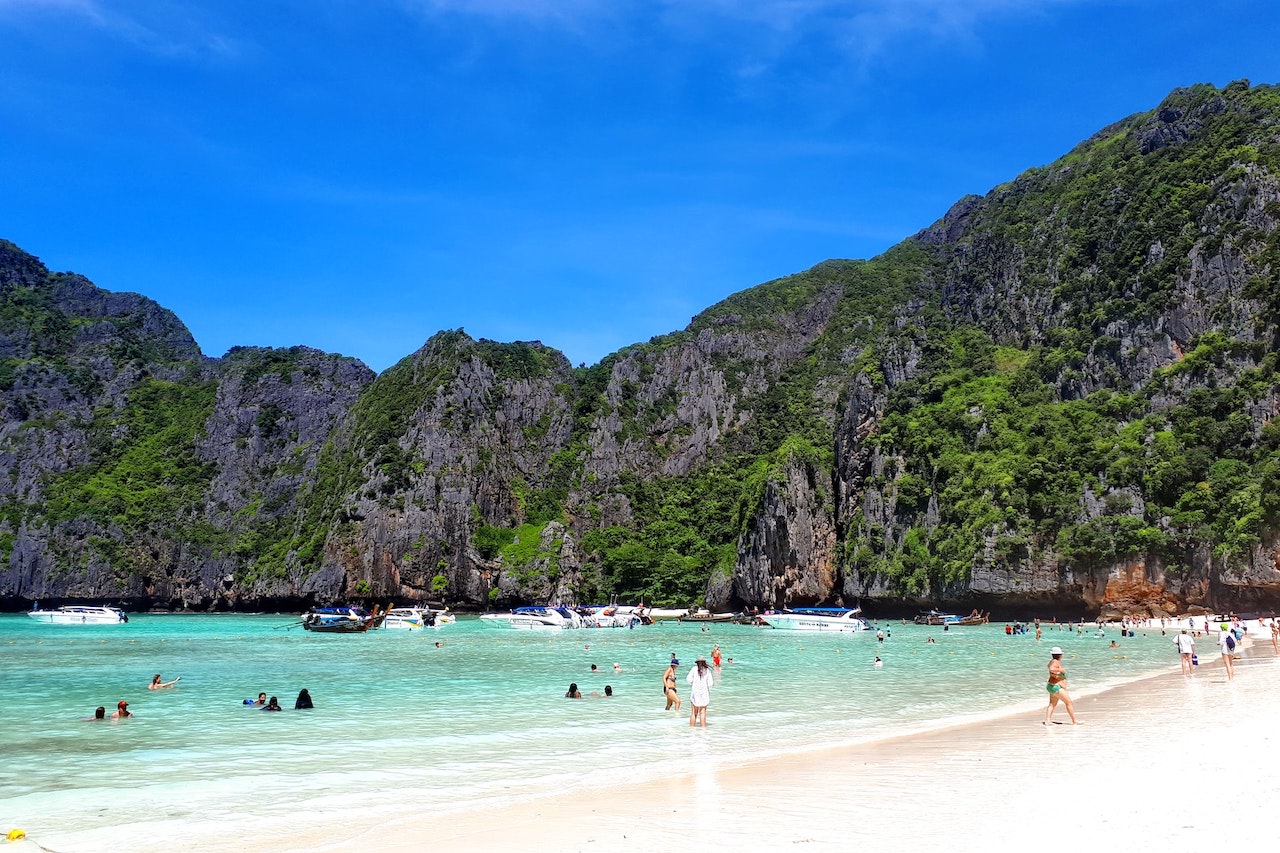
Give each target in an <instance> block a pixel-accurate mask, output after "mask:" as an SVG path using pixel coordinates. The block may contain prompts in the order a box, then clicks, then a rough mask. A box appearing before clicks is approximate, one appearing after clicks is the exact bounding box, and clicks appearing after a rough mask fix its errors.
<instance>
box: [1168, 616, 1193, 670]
mask: <svg viewBox="0 0 1280 853" xmlns="http://www.w3.org/2000/svg"><path fill="white" fill-rule="evenodd" d="M1173 642H1174V644H1175V645H1177V647H1178V655H1179V657H1181V658H1182V674H1183V675H1191V674H1192V673H1194V672H1195V670H1194V669H1193V668H1192V666H1191V656H1192V655H1193V654H1195V653H1196V641H1195V638H1193V637H1192V636H1191V635H1190V634H1188V633H1187V629H1186V628H1183V629H1182V633H1181V634H1179V635H1178V636H1176V637H1174V638H1173Z"/></svg>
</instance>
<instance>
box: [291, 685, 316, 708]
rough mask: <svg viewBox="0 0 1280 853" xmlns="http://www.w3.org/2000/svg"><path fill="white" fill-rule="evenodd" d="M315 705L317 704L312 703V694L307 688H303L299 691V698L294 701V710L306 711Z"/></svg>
mask: <svg viewBox="0 0 1280 853" xmlns="http://www.w3.org/2000/svg"><path fill="white" fill-rule="evenodd" d="M314 707H315V705H313V704H311V694H310V693H309V692H307V688H305V687H304V688H302V690H301V691H299V693H298V698H297V699H295V700H294V701H293V710H295V711H305V710H308V709H310V708H314Z"/></svg>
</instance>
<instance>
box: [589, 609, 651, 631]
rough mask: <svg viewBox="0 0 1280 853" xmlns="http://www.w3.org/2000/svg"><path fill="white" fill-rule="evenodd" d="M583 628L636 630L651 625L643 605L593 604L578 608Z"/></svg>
mask: <svg viewBox="0 0 1280 853" xmlns="http://www.w3.org/2000/svg"><path fill="white" fill-rule="evenodd" d="M578 614H579V615H580V616H581V617H582V627H584V628H636V627H639V626H641V625H652V624H653V619H652V618H650V616H649V615H648V613H647V612H646V610H645V607H644V605H633V604H594V605H590V606H587V607H580V608H578Z"/></svg>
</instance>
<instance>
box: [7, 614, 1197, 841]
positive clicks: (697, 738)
mask: <svg viewBox="0 0 1280 853" xmlns="http://www.w3.org/2000/svg"><path fill="white" fill-rule="evenodd" d="M295 624H296V618H295V617H292V616H289V615H145V614H137V615H133V616H132V617H131V619H130V621H129V623H128V624H126V625H120V626H59V625H42V624H39V623H36V622H34V621H33V620H31V619H28V618H27V617H26V616H24V615H20V614H19V615H3V616H0V650H2V651H3V653H2V654H0V690H2V691H3V695H4V696H5V697H6V699H7V713H6V714H5V715H4V716H5V719H4V734H3V737H0V755H2V756H3V764H4V768H5V770H4V772H3V773H0V828H5V829H7V828H9V827H21V828H23V829H24V830H26V832H27V833H28V835H29V836H30V837H31V838H33V839H36V840H38V841H39V842H40V843H41V844H42V845H44V846H46V847H49V848H52V849H56V850H58V851H60V853H74V852H75V851H98V850H103V851H116V850H125V849H160V847H161V846H163V845H161V844H160V842H159V841H158V840H157V839H167V842H166V843H167V844H168V845H169V846H170V847H172V848H179V847H184V846H185V847H189V848H198V846H199V839H200V838H201V837H202V835H204V834H208V833H214V834H216V833H225V832H226V831H227V827H229V826H232V825H234V826H235V827H236V831H237V832H243V833H244V834H245V836H246V837H252V834H253V832H254V828H255V826H257V827H264V826H271V827H274V828H280V827H282V826H288V825H289V824H290V822H291V821H303V820H307V821H311V822H313V820H314V816H315V815H317V814H323V815H324V818H325V820H329V821H332V822H333V823H334V824H335V825H337V824H340V823H341V820H342V818H343V815H352V816H354V815H356V814H360V815H362V816H366V817H367V815H368V814H370V813H371V812H373V813H378V812H385V813H386V814H387V815H388V816H395V815H397V814H406V813H419V814H420V813H423V812H437V811H441V810H447V809H449V808H459V807H464V806H465V807H469V808H470V807H474V806H476V805H484V804H486V803H496V802H500V801H505V800H509V799H512V798H517V797H524V796H530V795H536V794H540V793H546V792H550V791H559V790H564V789H566V788H571V787H574V786H584V785H592V786H595V785H602V784H610V783H614V782H617V783H622V782H629V781H642V780H645V779H649V778H654V777H657V776H659V775H669V774H671V773H679V772H682V771H693V770H695V769H697V768H698V767H705V765H706V764H707V762H709V761H710V762H714V763H717V764H725V765H728V764H735V763H743V762H746V761H749V760H751V759H755V758H759V757H762V756H767V755H770V754H780V753H803V752H804V751H805V750H809V749H815V748H824V747H829V746H832V745H839V744H849V743H855V742H860V741H866V740H870V739H875V738H881V737H886V736H890V735H895V734H902V733H906V732H910V731H917V730H921V729H925V728H930V727H935V726H938V725H944V724H945V725H950V724H954V723H957V722H962V721H965V720H971V719H977V718H981V717H989V716H995V715H998V714H1002V713H1008V712H1009V711H1012V710H1017V709H1020V708H1035V707H1042V706H1043V703H1044V701H1045V696H1046V694H1045V692H1044V687H1043V685H1044V681H1045V674H1046V670H1045V665H1046V663H1047V661H1048V650H1049V647H1050V646H1053V645H1060V646H1062V647H1063V648H1064V650H1065V651H1066V658H1065V663H1066V667H1067V671H1068V674H1069V676H1070V680H1071V685H1072V692H1073V693H1075V694H1076V695H1080V694H1082V693H1088V692H1094V691H1096V690H1098V689H1102V688H1104V687H1106V686H1110V685H1113V684H1117V683H1120V682H1124V681H1129V680H1133V679H1135V678H1139V677H1142V676H1145V675H1149V674H1152V673H1154V672H1159V671H1168V670H1170V669H1175V670H1176V669H1177V666H1178V663H1177V655H1176V653H1175V650H1174V648H1173V645H1172V639H1171V636H1170V637H1162V636H1161V635H1160V631H1159V630H1158V629H1154V630H1153V629H1147V630H1146V631H1140V632H1139V634H1138V636H1137V637H1134V638H1127V637H1126V638H1123V639H1122V638H1121V637H1120V632H1119V631H1118V630H1117V629H1114V628H1112V629H1108V630H1107V631H1106V635H1105V636H1098V635H1097V630H1096V628H1092V629H1089V630H1085V631H1084V633H1083V634H1077V633H1068V632H1067V631H1066V630H1059V629H1054V628H1053V627H1051V626H1047V629H1046V630H1045V632H1044V639H1043V640H1042V641H1041V642H1039V643H1037V642H1036V640H1035V638H1034V636H1032V635H1026V636H1014V637H1009V636H1006V635H1005V633H1004V627H1003V625H990V626H981V627H975V628H953V629H951V630H949V631H945V632H944V631H943V630H942V629H940V628H925V627H920V626H915V625H903V624H900V623H896V622H894V623H882V627H883V628H885V629H887V630H888V632H889V636H888V638H887V639H886V640H885V641H884V642H883V643H878V642H877V640H876V637H875V634H874V632H864V633H861V634H856V635H850V634H843V635H830V634H822V635H815V634H804V633H796V632H784V631H776V630H772V629H762V628H752V627H746V626H737V625H714V626H707V630H703V629H702V626H698V625H689V624H680V623H659V624H658V625H654V626H650V627H643V628H637V629H634V630H628V629H597V630H579V631H554V632H530V631H517V630H513V629H510V628H503V627H496V626H493V625H491V624H487V623H482V622H481V621H479V620H478V619H474V618H468V617H461V618H460V619H459V621H458V622H457V623H456V624H452V625H446V626H443V627H441V628H439V629H434V630H433V629H428V630H425V631H412V632H406V631H376V632H371V633H369V634H366V635H352V636H333V635H317V634H309V633H305V632H303V631H302V630H301V629H300V628H297V627H294V626H295ZM928 636H932V637H934V638H935V640H936V643H932V644H930V643H928V642H927V641H926V638H927V637H928ZM1112 640H1115V641H1116V642H1117V643H1118V645H1119V648H1111V647H1110V642H1111V641H1112ZM437 642H440V643H442V644H443V645H442V646H441V647H437V646H436V643H437ZM713 643H719V644H720V646H721V648H722V650H723V654H724V657H725V659H726V661H727V660H728V659H729V658H732V659H733V663H732V664H729V663H726V664H725V666H724V667H723V670H722V672H721V673H720V676H719V678H718V683H717V685H716V687H715V689H714V690H713V692H712V701H711V706H710V711H709V714H708V721H709V723H710V727H709V728H708V729H707V731H705V732H691V731H690V730H689V727H688V714H687V712H688V703H687V700H688V693H689V690H688V687H687V685H686V684H685V683H684V675H685V674H686V673H687V672H688V667H689V666H690V665H691V664H692V663H693V660H694V658H695V657H697V655H699V654H705V655H707V656H708V658H709V657H710V651H711V646H712V644H713ZM1201 643H1202V645H1203V647H1204V650H1205V652H1206V654H1207V653H1209V652H1211V651H1212V643H1210V642H1207V641H1204V640H1202V641H1201ZM672 652H674V653H675V654H676V655H678V656H679V658H680V660H681V663H682V664H683V666H682V667H681V671H680V694H681V696H682V698H683V699H685V701H686V705H685V709H684V713H682V714H680V715H676V714H674V713H672V712H664V711H663V704H664V701H663V698H662V690H661V683H660V682H661V677H662V673H663V670H664V669H665V668H666V664H667V662H668V660H669V658H670V655H671V653H672ZM877 654H878V655H879V656H880V657H881V658H882V659H883V660H884V666H883V668H880V669H876V668H874V667H873V666H872V661H873V658H874V656H875V655H877ZM1212 657H1213V658H1214V659H1215V660H1216V655H1213V656H1212ZM615 662H616V663H618V664H619V665H620V666H621V667H622V669H623V672H621V673H616V672H614V670H613V665H614V663H615ZM592 663H594V664H596V665H597V666H599V667H600V669H601V670H603V672H602V674H600V675H592V674H590V671H589V670H590V665H591V664H592ZM156 673H159V674H161V675H162V676H163V677H164V678H165V679H166V680H169V679H172V678H174V677H176V676H182V681H181V682H180V683H179V684H178V686H177V687H176V688H173V689H170V690H163V691H148V690H147V689H146V686H147V683H148V682H149V681H150V679H151V677H152V675H154V674H156ZM570 682H576V683H577V684H578V685H579V687H580V689H581V690H582V691H583V693H584V694H589V693H591V692H592V691H596V692H601V693H602V692H603V691H604V687H605V685H606V684H608V685H611V686H612V687H613V691H614V698H613V699H607V700H606V699H594V698H587V699H584V700H582V701H569V700H566V699H565V698H563V697H564V693H565V690H566V689H567V687H568V685H569V683H570ZM301 688H307V689H308V690H309V691H310V693H311V695H312V697H313V699H314V701H315V709H314V710H311V711H294V710H292V709H293V704H294V699H295V697H296V696H297V693H298V691H299V690H300V689H301ZM259 691H265V692H266V693H267V694H268V695H274V696H278V697H279V699H280V703H281V704H282V705H283V706H284V707H285V708H286V709H287V710H286V711H284V712H283V713H264V712H262V711H260V710H257V709H255V708H250V707H245V706H244V705H243V700H244V699H245V698H249V697H254V696H256V695H257V694H258V693H259ZM121 699H124V700H126V701H128V702H129V703H130V709H131V710H132V711H133V712H134V713H135V715H136V716H135V717H134V718H133V719H131V720H127V721H124V722H122V723H120V724H113V723H110V722H107V723H95V722H86V721H84V719H83V718H84V717H88V716H91V715H92V713H93V709H94V708H95V707H97V706H98V705H105V706H106V707H107V710H108V712H110V711H111V710H113V709H114V707H115V705H116V703H117V702H118V701H119V700H121ZM797 760H803V756H802V755H801V756H799V757H797ZM308 816H309V817H308Z"/></svg>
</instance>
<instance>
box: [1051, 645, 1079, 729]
mask: <svg viewBox="0 0 1280 853" xmlns="http://www.w3.org/2000/svg"><path fill="white" fill-rule="evenodd" d="M1045 689H1046V690H1048V691H1049V707H1048V709H1046V710H1045V712H1044V724H1045V725H1046V726H1047V725H1049V724H1050V723H1052V722H1053V712H1054V711H1056V710H1057V708H1058V703H1059V702H1061V703H1062V704H1063V705H1065V706H1066V708H1067V716H1068V717H1070V718H1071V725H1073V726H1074V725H1075V724H1076V709H1075V707H1074V706H1073V705H1072V704H1071V697H1070V696H1068V695H1067V673H1066V670H1064V669H1063V668H1062V649H1060V648H1058V647H1057V646H1054V647H1053V648H1052V649H1050V650H1049V683H1048V685H1046V687H1045Z"/></svg>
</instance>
